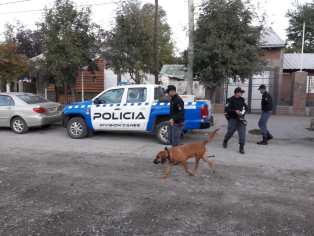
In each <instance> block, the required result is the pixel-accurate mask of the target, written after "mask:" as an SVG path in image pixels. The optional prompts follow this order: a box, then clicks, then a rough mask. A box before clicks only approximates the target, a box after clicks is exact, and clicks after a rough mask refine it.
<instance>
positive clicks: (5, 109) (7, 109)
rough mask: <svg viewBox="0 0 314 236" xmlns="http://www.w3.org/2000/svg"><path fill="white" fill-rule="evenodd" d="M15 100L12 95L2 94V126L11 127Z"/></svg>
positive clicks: (0, 122)
mask: <svg viewBox="0 0 314 236" xmlns="http://www.w3.org/2000/svg"><path fill="white" fill-rule="evenodd" d="M13 106H14V101H13V99H12V98H11V97H10V96H7V95H0V127H10V119H11V117H12V114H13Z"/></svg>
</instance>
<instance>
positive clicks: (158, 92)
mask: <svg viewBox="0 0 314 236" xmlns="http://www.w3.org/2000/svg"><path fill="white" fill-rule="evenodd" d="M154 99H155V100H157V101H160V102H169V97H167V96H166V92H165V89H164V88H162V87H156V88H155V94H154Z"/></svg>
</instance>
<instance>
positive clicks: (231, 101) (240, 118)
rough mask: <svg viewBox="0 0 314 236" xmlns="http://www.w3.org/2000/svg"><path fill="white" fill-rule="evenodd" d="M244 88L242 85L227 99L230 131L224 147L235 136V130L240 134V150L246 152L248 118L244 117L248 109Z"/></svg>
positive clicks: (226, 110) (226, 112) (226, 113)
mask: <svg viewBox="0 0 314 236" xmlns="http://www.w3.org/2000/svg"><path fill="white" fill-rule="evenodd" d="M243 93H244V90H242V89H241V88H240V87H238V88H236V89H235V90H234V96H232V97H230V98H228V99H227V103H226V106H225V116H226V118H227V120H228V131H227V133H226V135H225V138H224V141H223V147H224V148H227V147H228V141H229V139H230V138H231V137H232V136H233V134H234V132H235V131H238V134H239V144H240V148H239V152H240V153H241V154H244V153H245V152H244V145H245V135H246V120H245V118H244V116H245V113H246V111H247V108H248V107H247V105H246V104H245V100H244V98H243V97H242V95H243Z"/></svg>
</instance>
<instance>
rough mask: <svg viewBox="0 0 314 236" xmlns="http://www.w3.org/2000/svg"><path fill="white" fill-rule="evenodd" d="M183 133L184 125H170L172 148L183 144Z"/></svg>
mask: <svg viewBox="0 0 314 236" xmlns="http://www.w3.org/2000/svg"><path fill="white" fill-rule="evenodd" d="M182 131H183V124H174V125H169V130H168V134H169V144H170V145H172V146H178V145H180V142H181V135H182Z"/></svg>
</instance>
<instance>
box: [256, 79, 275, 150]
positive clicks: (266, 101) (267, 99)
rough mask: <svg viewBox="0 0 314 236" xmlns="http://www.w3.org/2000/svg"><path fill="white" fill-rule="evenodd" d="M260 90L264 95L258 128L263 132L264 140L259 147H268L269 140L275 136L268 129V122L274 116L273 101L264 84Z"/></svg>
mask: <svg viewBox="0 0 314 236" xmlns="http://www.w3.org/2000/svg"><path fill="white" fill-rule="evenodd" d="M258 90H259V91H260V93H261V94H262V103H261V107H262V114H261V117H260V119H259V121H258V127H259V128H260V130H261V133H262V135H263V140H262V141H260V142H258V143H257V144H259V145H267V144H268V140H271V139H273V136H272V135H271V134H270V132H269V130H268V129H267V122H268V120H269V118H270V116H271V114H272V110H273V99H272V97H271V95H270V94H269V93H268V92H267V91H266V86H265V85H264V84H262V85H261V86H259V88H258Z"/></svg>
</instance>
